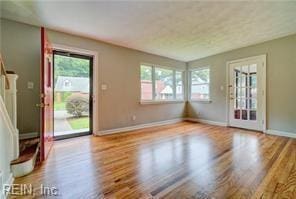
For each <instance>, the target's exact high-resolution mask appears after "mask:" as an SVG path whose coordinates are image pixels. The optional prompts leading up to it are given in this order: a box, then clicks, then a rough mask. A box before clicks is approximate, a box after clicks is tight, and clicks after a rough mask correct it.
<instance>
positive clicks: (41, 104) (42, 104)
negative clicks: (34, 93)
mask: <svg viewBox="0 0 296 199" xmlns="http://www.w3.org/2000/svg"><path fill="white" fill-rule="evenodd" d="M36 106H37V107H40V108H43V107H46V106H49V104H44V103H40V104H36Z"/></svg>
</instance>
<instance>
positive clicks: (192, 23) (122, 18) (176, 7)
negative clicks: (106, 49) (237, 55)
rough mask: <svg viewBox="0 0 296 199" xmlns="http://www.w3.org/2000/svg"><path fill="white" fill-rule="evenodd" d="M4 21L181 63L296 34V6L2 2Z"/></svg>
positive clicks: (290, 3) (195, 3)
mask: <svg viewBox="0 0 296 199" xmlns="http://www.w3.org/2000/svg"><path fill="white" fill-rule="evenodd" d="M1 15H2V17H3V18H7V19H11V20H15V21H20V22H24V23H29V24H33V25H42V26H45V27H47V28H51V29H54V30H59V31H63V32H69V33H73V34H78V35H82V36H86V37H90V38H94V39H98V40H102V41H106V42H110V43H113V44H117V45H121V46H125V47H129V48H133V49H138V50H142V51H145V52H149V53H153V54H157V55H162V56H166V57H170V58H174V59H177V60H182V61H190V60H194V59H198V58H202V57H206V56H209V55H213V54H217V53H220V52H225V51H228V50H232V49H236V48H240V47H244V46H248V45H252V44H256V43H260V42H263V41H267V40H271V39H274V38H279V37H282V36H286V35H289V34H293V33H296V2H221V1H220V2H189V1H186V2H168V1H167V2H155V1H154V2H143V1H142V2H141V1H138V2H135V1H131V2H114V1H108V2H95V1H84V2H77V1H76V2H69V1H63V2H57V1H55V2H48V1H47V2H44V1H43V2H41V1H35V2H29V1H23V2H20V1H10V2H2V13H1Z"/></svg>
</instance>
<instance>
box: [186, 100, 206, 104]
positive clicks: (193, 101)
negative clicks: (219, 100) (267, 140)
mask: <svg viewBox="0 0 296 199" xmlns="http://www.w3.org/2000/svg"><path fill="white" fill-rule="evenodd" d="M189 102H192V103H204V104H210V103H212V100H189Z"/></svg>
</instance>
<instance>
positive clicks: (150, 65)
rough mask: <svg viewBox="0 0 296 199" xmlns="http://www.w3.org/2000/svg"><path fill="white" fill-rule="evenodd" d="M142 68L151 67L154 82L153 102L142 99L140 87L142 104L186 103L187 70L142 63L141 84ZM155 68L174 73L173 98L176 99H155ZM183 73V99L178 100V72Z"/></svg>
mask: <svg viewBox="0 0 296 199" xmlns="http://www.w3.org/2000/svg"><path fill="white" fill-rule="evenodd" d="M141 66H149V67H151V73H152V74H151V76H152V78H151V81H152V99H151V100H144V99H142V88H141V86H140V104H143V105H144V104H165V103H181V102H182V103H183V102H185V101H186V95H185V87H186V85H185V72H186V69H178V68H176V67H168V66H161V65H157V64H149V63H144V62H142V63H140V83H141ZM155 68H160V69H166V70H172V71H173V97H174V99H167V100H166V99H164V100H159V99H155ZM177 71H178V72H181V73H182V83H183V88H182V91H183V99H176V97H177V93H176V92H177V89H176V72H177Z"/></svg>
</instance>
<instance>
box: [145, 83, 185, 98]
mask: <svg viewBox="0 0 296 199" xmlns="http://www.w3.org/2000/svg"><path fill="white" fill-rule="evenodd" d="M155 83H156V85H155V89H156V91H155V93H156V96H155V98H156V99H161V100H167V99H171V98H173V88H172V87H171V86H170V85H165V82H163V81H160V80H158V81H156V82H155ZM141 90H142V91H141V93H142V98H141V99H151V98H152V82H151V81H150V80H142V81H141ZM182 93H183V87H182V84H181V83H180V84H178V85H177V87H176V94H177V95H180V94H182Z"/></svg>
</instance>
